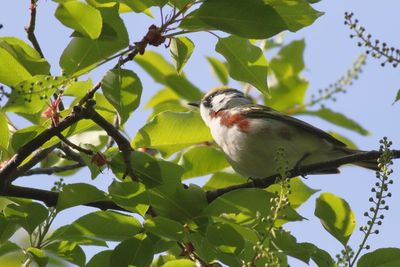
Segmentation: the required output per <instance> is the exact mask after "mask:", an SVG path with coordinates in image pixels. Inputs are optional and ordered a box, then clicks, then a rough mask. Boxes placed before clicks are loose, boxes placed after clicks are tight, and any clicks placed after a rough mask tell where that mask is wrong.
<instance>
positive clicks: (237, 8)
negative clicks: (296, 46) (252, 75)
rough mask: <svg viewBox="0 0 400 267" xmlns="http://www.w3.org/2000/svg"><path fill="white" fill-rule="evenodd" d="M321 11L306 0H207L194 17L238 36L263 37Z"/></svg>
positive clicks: (300, 24)
mask: <svg viewBox="0 0 400 267" xmlns="http://www.w3.org/2000/svg"><path fill="white" fill-rule="evenodd" d="M321 15H322V13H320V12H318V11H316V10H314V9H313V8H312V7H311V6H310V5H309V3H308V2H307V1H306V0H300V1H292V0H246V1H241V0H209V1H205V2H203V4H202V5H201V6H200V8H199V10H198V11H197V12H196V14H195V18H197V19H199V20H201V21H203V22H204V23H206V24H208V25H210V26H212V27H215V28H216V29H219V30H222V31H225V32H228V33H232V34H236V35H238V36H242V37H245V38H252V39H266V38H269V37H271V36H274V35H275V34H277V33H279V32H281V31H284V30H290V31H293V32H294V31H298V30H300V29H301V28H303V27H306V26H308V25H310V24H312V23H313V22H314V21H315V20H316V19H317V18H318V17H319V16H321Z"/></svg>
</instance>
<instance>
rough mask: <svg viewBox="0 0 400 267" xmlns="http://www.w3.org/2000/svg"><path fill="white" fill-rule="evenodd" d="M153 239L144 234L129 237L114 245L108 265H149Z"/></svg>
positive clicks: (151, 256)
mask: <svg viewBox="0 0 400 267" xmlns="http://www.w3.org/2000/svg"><path fill="white" fill-rule="evenodd" d="M153 246H154V244H153V241H151V240H150V238H149V237H148V236H147V235H145V234H139V235H136V236H134V237H132V238H129V239H127V240H125V241H123V242H122V243H120V244H119V245H118V246H116V247H115V249H114V251H113V252H112V254H111V259H110V266H128V265H133V266H150V264H151V261H152V260H153V254H154V252H153Z"/></svg>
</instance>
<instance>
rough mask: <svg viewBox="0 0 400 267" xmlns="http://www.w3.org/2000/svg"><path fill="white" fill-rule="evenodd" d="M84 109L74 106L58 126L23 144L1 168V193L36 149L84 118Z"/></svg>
mask: <svg viewBox="0 0 400 267" xmlns="http://www.w3.org/2000/svg"><path fill="white" fill-rule="evenodd" d="M84 110H86V108H81V107H74V110H73V112H72V113H71V114H70V115H68V116H67V117H66V118H65V119H64V120H63V121H61V122H60V123H59V124H58V125H57V126H51V127H50V128H47V129H46V130H44V131H43V132H41V133H40V134H39V135H38V136H36V137H35V138H33V139H32V140H29V141H28V142H27V143H26V144H25V145H23V146H22V147H21V148H20V149H19V150H18V152H17V153H16V154H15V155H14V156H13V157H12V158H11V159H9V160H8V161H7V162H6V163H5V164H4V165H3V167H2V168H1V169H0V193H2V192H4V191H5V190H6V189H7V186H8V185H9V184H10V183H11V181H12V177H15V173H16V171H17V168H18V166H19V165H20V164H21V163H22V162H23V161H24V160H25V159H26V158H27V157H28V156H29V155H30V154H31V153H32V152H33V151H35V150H37V149H38V148H39V147H41V146H42V145H43V144H44V143H46V142H47V141H48V140H50V139H51V138H53V137H54V136H56V135H57V134H58V133H61V132H62V131H63V130H65V129H67V128H68V127H70V126H72V125H73V124H75V123H77V122H78V121H79V120H81V119H83V118H84V113H85V112H84Z"/></svg>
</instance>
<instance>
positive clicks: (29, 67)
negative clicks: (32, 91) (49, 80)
mask: <svg viewBox="0 0 400 267" xmlns="http://www.w3.org/2000/svg"><path fill="white" fill-rule="evenodd" d="M0 62H1V64H0V83H3V84H5V85H8V86H15V85H17V84H18V83H20V82H22V81H24V80H27V79H29V78H31V77H32V76H34V75H37V74H48V73H49V71H50V65H49V63H47V61H46V60H45V59H44V58H42V57H41V56H40V54H39V53H38V52H37V51H36V50H35V49H33V48H32V47H31V46H29V45H27V44H26V43H25V42H23V41H22V40H20V39H17V38H14V37H1V38H0Z"/></svg>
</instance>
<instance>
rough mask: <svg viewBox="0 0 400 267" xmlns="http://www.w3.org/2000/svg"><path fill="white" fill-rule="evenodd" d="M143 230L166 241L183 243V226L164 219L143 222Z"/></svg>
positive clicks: (150, 219) (158, 218)
mask: <svg viewBox="0 0 400 267" xmlns="http://www.w3.org/2000/svg"><path fill="white" fill-rule="evenodd" d="M144 229H145V230H146V231H147V232H149V233H152V234H154V235H156V236H158V237H160V238H161V239H164V240H166V241H180V242H182V241H183V238H184V237H185V229H184V228H183V225H182V224H180V223H178V222H176V221H173V220H170V219H168V218H164V217H160V216H158V217H154V218H149V219H147V220H146V221H145V222H144Z"/></svg>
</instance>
